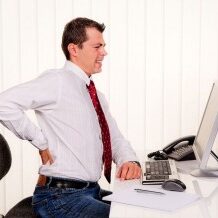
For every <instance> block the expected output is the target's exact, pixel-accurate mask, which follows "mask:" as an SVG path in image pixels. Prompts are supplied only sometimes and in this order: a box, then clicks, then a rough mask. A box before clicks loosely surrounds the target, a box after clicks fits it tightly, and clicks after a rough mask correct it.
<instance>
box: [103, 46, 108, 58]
mask: <svg viewBox="0 0 218 218" xmlns="http://www.w3.org/2000/svg"><path fill="white" fill-rule="evenodd" d="M102 55H104V56H106V55H107V51H106V50H105V48H104V47H103V48H102Z"/></svg>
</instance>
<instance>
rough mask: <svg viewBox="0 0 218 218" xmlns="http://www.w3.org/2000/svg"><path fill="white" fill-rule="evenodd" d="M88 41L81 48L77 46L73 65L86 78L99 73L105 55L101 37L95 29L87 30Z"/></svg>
mask: <svg viewBox="0 0 218 218" xmlns="http://www.w3.org/2000/svg"><path fill="white" fill-rule="evenodd" d="M86 34H87V38H88V40H87V41H85V42H84V43H83V47H82V48H78V46H77V55H76V58H75V61H74V63H75V64H77V65H78V66H79V67H80V68H81V69H82V70H83V71H84V72H85V73H86V74H87V75H88V76H91V74H94V73H99V72H101V70H102V69H101V68H102V61H103V59H104V56H106V55H107V52H106V51H105V48H104V46H105V42H104V39H103V35H102V33H101V32H99V31H98V30H97V29H95V28H87V29H86Z"/></svg>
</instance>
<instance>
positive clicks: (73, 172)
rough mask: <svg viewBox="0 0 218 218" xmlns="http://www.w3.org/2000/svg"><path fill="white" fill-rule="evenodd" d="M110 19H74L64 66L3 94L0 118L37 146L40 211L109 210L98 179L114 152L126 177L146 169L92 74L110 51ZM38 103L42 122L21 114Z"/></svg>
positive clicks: (91, 213)
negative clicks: (105, 36)
mask: <svg viewBox="0 0 218 218" xmlns="http://www.w3.org/2000/svg"><path fill="white" fill-rule="evenodd" d="M104 28H105V26H104V25H103V24H99V23H97V22H96V21H93V20H90V19H87V18H76V19H74V20H72V21H70V22H69V23H68V24H67V25H66V26H65V29H64V32H63V37H62V49H63V52H64V54H65V56H66V59H67V61H66V63H65V66H64V67H63V68H61V69H56V70H49V71H47V72H45V73H44V74H42V75H41V76H40V77H38V78H36V79H34V80H32V81H30V82H27V83H24V84H21V85H19V86H17V87H14V88H12V89H9V90H7V91H5V92H3V93H2V94H1V95H0V120H1V123H2V124H3V125H4V126H6V127H7V128H8V129H10V130H11V131H12V132H14V133H15V134H16V135H17V136H18V137H20V138H21V139H25V140H28V141H30V143H32V144H33V145H34V146H36V147H37V148H38V149H39V153H40V155H41V159H42V166H41V167H40V169H39V174H40V177H39V181H38V184H37V186H36V189H35V192H34V196H33V207H34V210H35V212H36V214H37V215H38V217H58V218H59V217H71V218H72V217H98V218H99V217H108V216H109V211H110V204H108V203H107V202H104V201H102V196H103V195H102V193H103V192H102V190H101V189H100V187H99V185H98V183H97V182H98V180H99V178H100V177H101V172H102V169H103V168H104V174H105V177H106V179H107V180H108V181H109V182H110V172H111V159H113V161H114V162H115V163H116V164H117V165H118V167H119V169H118V173H117V177H118V178H120V179H121V180H126V179H137V178H139V177H140V175H141V168H140V165H139V163H138V162H137V157H136V155H135V153H134V152H133V150H132V148H131V146H130V145H129V143H128V142H127V141H126V140H125V139H124V137H123V136H122V134H121V133H120V131H119V129H118V127H117V125H116V123H115V121H114V119H113V118H112V117H111V114H110V112H109V109H108V105H107V103H106V100H105V98H104V96H103V95H102V94H101V93H100V92H97V93H96V89H95V86H94V83H93V81H92V74H94V73H98V72H100V71H101V68H102V62H103V59H104V57H105V56H106V55H107V52H106V51H105V42H104V39H103V35H102V33H103V31H104ZM27 109H33V110H34V111H35V113H36V117H37V120H38V123H39V126H40V128H38V127H37V126H35V125H34V124H33V123H32V122H31V121H30V120H29V119H28V117H27V116H26V114H25V113H24V111H25V110H27Z"/></svg>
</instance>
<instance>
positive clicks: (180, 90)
mask: <svg viewBox="0 0 218 218" xmlns="http://www.w3.org/2000/svg"><path fill="white" fill-rule="evenodd" d="M180 1H181V44H180V49H181V54H180V55H181V64H180V69H181V70H180V81H181V82H180V84H179V85H180V87H179V92H180V101H179V102H180V106H179V114H180V116H179V118H180V119H179V127H180V131H179V132H180V135H181V134H182V99H183V98H182V83H183V82H182V79H183V77H182V74H183V14H184V12H183V11H184V10H183V7H184V6H183V0H180Z"/></svg>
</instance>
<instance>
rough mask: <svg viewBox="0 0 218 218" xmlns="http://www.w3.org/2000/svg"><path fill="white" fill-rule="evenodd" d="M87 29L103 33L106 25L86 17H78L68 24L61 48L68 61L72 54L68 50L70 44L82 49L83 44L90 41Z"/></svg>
mask: <svg viewBox="0 0 218 218" xmlns="http://www.w3.org/2000/svg"><path fill="white" fill-rule="evenodd" d="M87 28H96V29H97V30H98V31H99V32H101V33H102V32H103V31H104V29H105V25H104V24H100V23H98V22H96V21H94V20H91V19H88V18H85V17H78V18H76V19H73V20H71V21H70V22H69V23H67V24H66V26H65V28H64V32H63V36H62V44H61V46H62V50H63V52H64V54H65V56H66V59H67V60H69V59H70V54H69V51H68V49H67V47H68V45H69V44H70V43H73V44H75V45H78V47H79V48H82V47H83V42H85V41H87V40H88V37H87V34H86V29H87Z"/></svg>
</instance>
